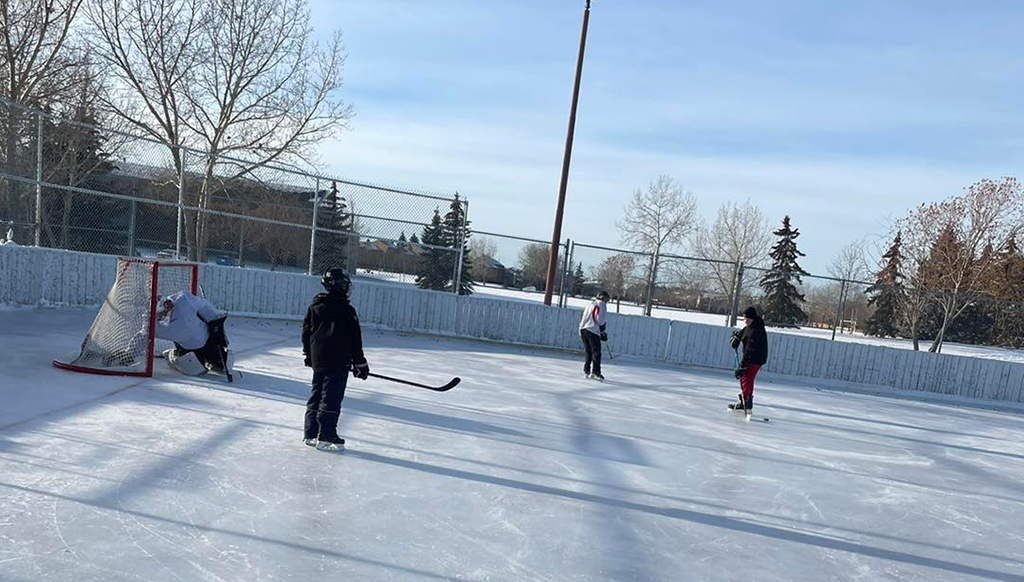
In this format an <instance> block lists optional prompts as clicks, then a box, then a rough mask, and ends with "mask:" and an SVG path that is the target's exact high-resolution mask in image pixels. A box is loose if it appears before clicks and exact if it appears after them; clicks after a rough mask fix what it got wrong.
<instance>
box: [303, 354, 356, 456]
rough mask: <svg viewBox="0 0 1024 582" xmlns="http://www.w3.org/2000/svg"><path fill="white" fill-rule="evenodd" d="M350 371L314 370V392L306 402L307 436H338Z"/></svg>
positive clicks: (305, 430)
mask: <svg viewBox="0 0 1024 582" xmlns="http://www.w3.org/2000/svg"><path fill="white" fill-rule="evenodd" d="M347 384H348V373H347V372H337V373H331V374H327V373H324V372H316V371H314V372H313V393H312V394H310V395H309V400H308V401H307V402H306V424H305V429H304V433H305V438H307V439H315V438H334V437H337V436H338V418H339V417H340V416H341V400H342V399H343V398H345V386H346V385H347Z"/></svg>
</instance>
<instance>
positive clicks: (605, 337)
mask: <svg viewBox="0 0 1024 582" xmlns="http://www.w3.org/2000/svg"><path fill="white" fill-rule="evenodd" d="M601 341H603V342H606V341H608V334H607V333H605V332H603V331H602V332H601Z"/></svg>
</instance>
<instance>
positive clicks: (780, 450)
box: [0, 310, 1024, 582]
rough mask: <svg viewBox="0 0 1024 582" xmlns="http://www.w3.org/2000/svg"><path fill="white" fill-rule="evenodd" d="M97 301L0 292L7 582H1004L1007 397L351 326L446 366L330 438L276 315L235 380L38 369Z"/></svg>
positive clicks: (1022, 475)
mask: <svg viewBox="0 0 1024 582" xmlns="http://www.w3.org/2000/svg"><path fill="white" fill-rule="evenodd" d="M91 317H92V314H91V313H90V312H87V311H73V310H37V311H8V312H2V313H0V330H3V331H2V332H0V333H2V342H3V344H4V345H5V349H4V350H3V351H0V399H2V400H0V401H2V402H3V403H4V406H3V407H0V579H2V580H4V581H11V582H27V581H34V580H42V579H52V580H75V581H77V582H88V581H104V582H106V581H137V580H145V581H164V580H167V581H171V580H174V581H185V580H187V581H191V580H219V581H244V582H253V581H256V580H301V581H307V580H324V579H327V580H395V581H412V580H417V581H418V580H445V581H456V580H471V581H485V580H486V581H498V580H501V581H519V580H530V581H553V582H554V581H557V582H566V581H579V582H594V581H622V580H643V581H649V580H658V581H678V580H709V581H732V580H737V581H739V580H742V581H745V582H746V581H750V580H757V581H759V582H762V581H801V582H804V581H817V580H928V581H929V582H934V581H964V580H1002V581H1024V554H1022V553H1021V551H1020V550H1021V547H1024V489H1022V487H1021V482H1024V441H1022V440H1021V439H1020V434H1021V431H1022V430H1024V416H1022V415H1020V414H1014V413H1000V412H994V411H988V410H980V409H974V408H968V407H954V406H949V405H942V404H926V403H920V402H915V401H912V400H900V399H896V398H887V397H878V396H869V395H862V394H852V393H842V392H831V391H818V390H815V389H814V387H811V386H806V385H801V384H800V383H796V382H791V381H781V380H779V379H777V378H776V379H775V381H772V382H768V381H765V382H763V384H762V385H761V386H760V387H759V389H758V392H757V403H758V404H757V410H756V412H757V413H758V415H760V416H763V415H767V416H770V417H771V422H769V423H763V422H751V423H744V422H742V421H741V420H739V419H738V418H736V417H735V416H732V415H730V414H729V413H727V412H726V411H725V404H726V403H727V402H729V401H730V400H731V399H732V397H733V393H734V383H735V382H734V380H733V379H732V378H731V377H729V375H727V374H724V373H719V372H712V371H707V370H698V369H686V368H679V367H668V366H657V365H650V364H645V363H641V362H629V361H621V360H618V359H617V360H615V361H614V362H610V363H608V365H607V368H606V375H607V376H608V378H609V381H608V382H606V383H604V384H598V383H594V382H592V381H588V380H584V379H582V378H581V375H580V371H579V368H580V364H579V361H578V360H577V359H576V358H573V357H571V356H569V355H564V354H556V353H553V352H544V351H534V350H526V349H516V348H510V347H504V346H498V345H491V344H483V343H476V342H469V341H459V340H448V339H436V338H427V337H420V336H410V335H402V334H394V333H380V332H374V331H367V333H366V334H365V336H366V344H367V346H368V350H367V355H368V357H369V360H370V363H371V366H372V368H373V369H374V370H375V371H377V372H381V373H385V374H394V375H400V376H409V377H415V378H421V379H423V380H427V381H431V382H438V383H440V382H443V381H445V380H447V379H448V378H449V377H450V375H452V374H458V375H461V376H462V378H463V383H462V385H460V386H459V387H457V388H456V389H454V390H452V391H451V392H447V393H443V394H438V393H433V392H428V391H421V390H416V389H413V388H407V387H402V386H397V385H392V384H387V383H383V382H380V381H375V380H370V381H367V382H360V381H355V382H354V383H353V384H352V385H351V387H350V390H349V392H348V394H347V397H346V399H345V403H344V414H343V420H342V423H341V427H340V428H341V432H342V434H343V435H344V436H345V437H346V438H348V439H349V450H348V451H347V452H346V453H344V454H337V453H323V452H318V451H315V450H312V449H310V448H308V447H305V446H303V445H302V444H301V440H300V439H301V433H300V423H301V419H302V415H303V411H304V401H305V399H306V395H307V391H308V382H309V378H310V372H309V370H307V369H305V368H303V367H302V366H301V364H300V362H301V357H300V351H299V349H298V347H297V343H298V341H297V338H298V326H297V325H295V324H293V323H286V322H266V321H255V320H244V319H239V318H234V319H232V320H230V323H229V334H230V337H231V339H232V346H233V348H235V349H237V350H238V354H239V369H240V370H241V371H242V372H243V373H244V378H242V379H241V380H240V381H237V382H235V383H234V384H227V383H225V382H224V381H223V380H222V379H220V378H198V379H194V378H193V379H187V378H183V377H181V376H178V375H175V374H174V373H172V372H170V371H168V370H167V369H166V366H165V364H164V363H163V362H162V361H161V362H158V363H157V366H158V374H157V375H156V377H154V378H152V379H124V378H106V377H95V376H87V375H81V374H75V373H71V372H65V371H61V370H57V369H54V368H52V367H51V366H50V359H51V358H52V357H53V356H54V355H57V354H60V353H62V352H63V351H66V350H71V349H73V348H74V347H75V346H76V344H77V343H78V342H80V341H81V337H82V334H83V333H84V332H85V329H86V328H87V326H88V323H89V322H90V320H91ZM765 380H768V379H767V378H766V379H765Z"/></svg>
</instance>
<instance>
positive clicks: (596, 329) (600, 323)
mask: <svg viewBox="0 0 1024 582" xmlns="http://www.w3.org/2000/svg"><path fill="white" fill-rule="evenodd" d="M606 313H608V304H607V303H605V302H604V301H601V300H600V299H595V300H594V301H593V302H592V303H591V304H590V306H589V307H587V308H586V309H584V310H583V319H581V320H580V329H581V330H584V329H585V330H587V331H590V332H593V333H595V334H597V335H601V328H602V327H604V325H605V314H606Z"/></svg>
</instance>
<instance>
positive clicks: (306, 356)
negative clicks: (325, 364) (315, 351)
mask: <svg viewBox="0 0 1024 582" xmlns="http://www.w3.org/2000/svg"><path fill="white" fill-rule="evenodd" d="M302 355H303V358H302V365H303V366H305V367H307V368H312V367H313V360H311V359H310V358H309V354H302Z"/></svg>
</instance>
